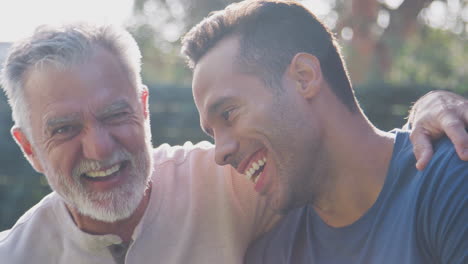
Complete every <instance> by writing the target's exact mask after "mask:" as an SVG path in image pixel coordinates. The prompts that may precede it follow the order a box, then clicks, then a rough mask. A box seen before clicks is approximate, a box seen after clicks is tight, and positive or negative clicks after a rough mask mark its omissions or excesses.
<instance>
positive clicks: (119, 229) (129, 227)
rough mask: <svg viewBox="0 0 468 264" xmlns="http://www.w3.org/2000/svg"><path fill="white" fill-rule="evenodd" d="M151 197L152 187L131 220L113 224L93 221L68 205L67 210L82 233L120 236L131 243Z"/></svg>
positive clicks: (146, 192) (127, 219)
mask: <svg viewBox="0 0 468 264" xmlns="http://www.w3.org/2000/svg"><path fill="white" fill-rule="evenodd" d="M150 195H151V186H150V187H149V188H148V189H147V190H146V191H145V195H144V196H143V199H142V200H141V202H140V204H139V205H138V207H137V209H136V210H135V212H134V213H133V214H132V215H131V216H130V217H129V218H126V219H123V220H119V221H116V222H112V223H109V222H102V221H98V220H95V219H92V218H90V217H88V216H84V215H82V214H80V213H78V211H77V210H76V209H75V208H73V207H70V206H68V205H67V208H68V211H69V213H70V215H71V217H72V219H73V221H74V222H75V224H76V225H77V226H78V228H80V229H81V230H82V231H84V232H86V233H89V234H93V235H105V234H114V235H118V236H119V237H120V238H121V239H122V241H123V242H129V241H131V239H132V235H133V232H134V231H135V228H136V226H137V225H138V223H139V222H140V220H141V218H142V217H143V215H144V213H145V211H146V208H147V207H148V203H149V198H150Z"/></svg>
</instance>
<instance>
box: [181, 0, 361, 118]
mask: <svg viewBox="0 0 468 264" xmlns="http://www.w3.org/2000/svg"><path fill="white" fill-rule="evenodd" d="M232 35H237V36H239V41H240V50H239V53H238V58H237V59H238V63H239V66H240V69H243V71H247V72H249V73H253V74H256V75H258V76H260V77H261V78H262V79H263V80H264V81H265V83H266V84H267V85H269V86H272V87H281V85H280V83H281V78H282V76H283V74H284V71H285V70H286V68H287V67H288V65H289V64H290V62H291V60H292V59H293V58H294V56H295V55H296V54H297V53H300V52H306V53H310V54H313V55H314V56H316V57H317V58H318V59H319V61H320V66H321V69H322V72H323V75H324V77H325V79H326V80H327V82H328V83H329V84H330V86H331V88H332V90H333V91H334V93H335V94H336V96H337V97H338V98H339V99H340V100H341V101H342V102H343V103H344V104H345V105H346V106H347V107H348V108H349V109H350V110H351V111H352V112H354V111H355V110H356V109H357V103H356V99H355V97H354V93H353V90H352V87H351V82H350V80H349V77H348V73H347V71H346V68H345V65H344V61H343V59H342V56H341V53H340V50H339V45H338V44H337V42H336V40H335V38H334V36H333V34H332V33H331V32H330V31H329V30H328V29H327V27H326V26H324V25H323V24H322V23H321V22H320V21H319V20H318V19H317V18H316V17H315V16H314V15H313V14H312V13H311V12H310V11H309V10H307V9H306V8H305V7H304V6H302V5H301V4H298V3H296V2H294V1H278V0H271V1H268V0H253V1H249V0H248V1H243V2H239V3H234V4H231V5H229V6H228V7H226V8H225V9H224V10H220V11H216V12H213V13H212V14H210V15H209V16H208V17H206V18H205V19H204V20H202V21H201V22H200V23H199V24H198V25H196V26H194V27H193V28H192V29H191V30H190V31H189V32H188V33H187V34H186V35H185V36H184V38H183V40H182V53H183V54H184V55H186V56H187V59H188V64H189V66H190V67H191V68H194V67H195V66H196V64H197V63H198V61H199V60H200V59H201V58H202V57H203V56H204V55H205V54H206V53H207V52H208V51H209V50H210V49H211V48H213V47H214V46H215V45H216V44H217V43H218V42H219V41H220V40H222V39H224V38H226V37H228V36H232ZM220 66H222V65H220Z"/></svg>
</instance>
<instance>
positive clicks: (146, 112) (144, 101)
mask: <svg viewBox="0 0 468 264" xmlns="http://www.w3.org/2000/svg"><path fill="white" fill-rule="evenodd" d="M148 97H149V92H148V86H146V85H144V84H142V87H141V91H140V100H141V105H142V106H143V115H144V116H145V119H148V116H149V105H148Z"/></svg>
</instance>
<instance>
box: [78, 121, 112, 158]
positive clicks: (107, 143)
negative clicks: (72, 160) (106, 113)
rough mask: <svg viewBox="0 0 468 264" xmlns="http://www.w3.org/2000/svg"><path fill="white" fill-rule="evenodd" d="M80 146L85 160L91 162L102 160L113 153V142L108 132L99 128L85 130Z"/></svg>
mask: <svg viewBox="0 0 468 264" xmlns="http://www.w3.org/2000/svg"><path fill="white" fill-rule="evenodd" d="M85 133H86V135H85V136H84V137H83V138H82V141H81V144H82V148H83V155H84V157H85V158H88V159H92V160H104V159H106V158H108V157H109V156H110V155H111V154H112V151H114V147H115V140H114V138H113V137H112V135H111V134H110V132H109V131H108V130H107V129H106V128H103V127H101V126H95V127H92V128H89V129H87V131H86V132H85Z"/></svg>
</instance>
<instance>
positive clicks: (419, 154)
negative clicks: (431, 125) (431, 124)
mask: <svg viewBox="0 0 468 264" xmlns="http://www.w3.org/2000/svg"><path fill="white" fill-rule="evenodd" d="M410 139H411V142H412V143H413V152H414V156H415V157H416V168H417V169H418V170H423V169H424V168H425V167H426V166H427V164H428V163H429V160H430V159H431V157H432V154H433V149H432V143H431V137H430V134H429V132H428V131H427V130H425V129H423V128H415V129H414V130H413V131H412V132H411V135H410Z"/></svg>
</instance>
